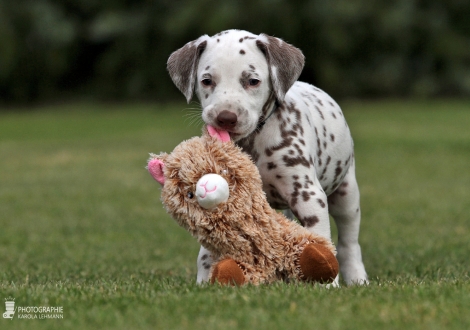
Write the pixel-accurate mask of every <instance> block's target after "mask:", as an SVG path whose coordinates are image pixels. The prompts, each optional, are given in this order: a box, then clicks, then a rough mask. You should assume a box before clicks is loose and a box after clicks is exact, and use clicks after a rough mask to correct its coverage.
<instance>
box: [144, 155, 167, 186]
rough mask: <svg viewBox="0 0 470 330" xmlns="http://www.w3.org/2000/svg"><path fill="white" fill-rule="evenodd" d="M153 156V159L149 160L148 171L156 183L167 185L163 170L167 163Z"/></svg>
mask: <svg viewBox="0 0 470 330" xmlns="http://www.w3.org/2000/svg"><path fill="white" fill-rule="evenodd" d="M151 156H152V158H150V159H149V161H148V164H147V170H148V171H149V173H150V175H151V176H152V177H153V178H154V179H155V181H157V182H158V183H160V184H161V185H162V186H163V185H164V184H165V176H164V175H163V168H164V167H165V163H164V162H163V161H162V160H160V159H159V158H156V156H155V155H151Z"/></svg>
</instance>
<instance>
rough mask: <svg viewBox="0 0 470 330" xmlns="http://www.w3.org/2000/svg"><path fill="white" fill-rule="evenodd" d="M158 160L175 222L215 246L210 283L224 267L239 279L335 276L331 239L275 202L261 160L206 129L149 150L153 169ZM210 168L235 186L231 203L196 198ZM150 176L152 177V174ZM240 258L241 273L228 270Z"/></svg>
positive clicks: (164, 196) (231, 188)
mask: <svg viewBox="0 0 470 330" xmlns="http://www.w3.org/2000/svg"><path fill="white" fill-rule="evenodd" d="M155 160H158V161H159V162H160V163H161V164H164V165H162V166H161V173H160V175H163V177H164V184H163V188H162V193H161V199H162V202H163V204H164V206H165V208H166V210H167V212H168V213H169V214H170V215H171V216H172V217H173V218H174V219H175V220H176V221H177V222H178V224H179V225H180V226H182V227H183V228H185V229H187V230H188V231H189V232H190V233H191V235H193V236H194V237H196V238H197V240H198V241H199V242H200V243H201V244H202V245H203V246H204V247H205V248H207V249H208V250H209V251H211V253H212V257H213V258H214V264H213V266H212V269H211V278H212V281H213V282H214V281H216V280H217V281H219V282H224V280H223V279H222V278H223V276H221V275H220V274H223V273H224V271H227V272H228V273H229V275H228V277H229V280H230V279H231V280H233V281H234V282H236V283H238V284H242V283H252V284H260V283H270V282H273V281H276V280H280V279H284V280H286V279H300V280H314V281H320V282H330V281H332V280H333V279H334V277H335V276H336V275H337V273H338V263H337V261H336V258H335V248H334V246H333V245H332V243H331V242H330V241H329V240H328V239H326V238H323V237H321V236H318V235H315V234H313V233H311V232H309V231H308V230H307V229H305V228H303V227H302V226H300V225H299V224H297V223H295V222H292V221H290V220H288V219H287V218H286V217H284V215H282V214H280V213H277V212H276V211H275V210H274V209H272V208H271V207H270V205H269V204H268V202H267V199H266V196H265V194H264V192H263V190H262V182H261V177H260V174H259V172H258V169H257V167H256V166H255V165H254V163H253V162H252V161H251V159H250V158H249V156H248V155H246V154H245V153H243V152H242V151H241V149H240V148H238V147H237V146H236V145H235V144H234V143H233V142H222V141H219V140H218V139H216V138H213V137H210V136H208V135H207V134H206V135H204V136H203V137H194V138H192V139H190V140H187V141H184V142H182V143H181V144H179V145H178V146H177V147H176V148H175V149H174V150H173V152H172V153H171V154H166V153H161V154H160V155H158V156H157V155H152V157H151V158H150V160H149V166H148V168H149V171H150V172H151V173H152V170H153V169H151V168H150V167H151V163H152V161H155ZM208 173H216V174H219V175H220V176H222V177H223V178H224V179H225V180H226V181H227V183H228V186H229V191H230V195H229V197H228V200H227V201H226V202H223V203H221V204H219V205H217V206H216V207H215V208H213V209H209V210H208V209H205V208H202V207H201V206H200V205H199V204H198V201H197V200H196V198H195V197H194V195H195V191H196V183H197V182H198V180H199V179H200V178H201V177H202V176H203V175H205V174H208ZM152 175H153V176H154V178H155V173H152ZM159 181H160V180H159ZM160 182H161V183H162V181H160ZM312 243H313V244H312ZM307 246H309V248H310V249H312V248H313V249H314V250H315V251H313V252H311V253H313V255H314V257H313V258H309V255H308V253H306V252H305V253H303V252H304V250H305V248H306V247H307ZM302 257H303V258H304V261H302ZM305 258H307V259H305ZM227 260H233V261H235V263H233V262H232V263H230V262H228V263H227ZM235 264H236V265H238V267H239V269H240V270H241V271H242V273H243V276H242V278H241V279H237V278H236V275H233V271H234V270H233V269H232V270H230V267H233V265H235ZM225 266H227V267H228V268H227V267H225ZM236 271H237V270H235V272H236ZM240 276H241V275H240ZM231 277H232V278H231Z"/></svg>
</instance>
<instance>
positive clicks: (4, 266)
mask: <svg viewBox="0 0 470 330" xmlns="http://www.w3.org/2000/svg"><path fill="white" fill-rule="evenodd" d="M342 106H343V110H344V112H345V115H346V117H347V119H348V122H349V125H350V127H351V129H352V131H353V135H354V138H355V144H356V157H357V165H358V168H357V176H358V180H359V183H360V187H361V194H362V195H361V197H362V213H363V221H362V231H361V244H362V249H363V257H364V262H365V265H366V268H367V270H368V273H369V276H370V279H371V284H370V285H369V286H368V287H344V286H343V287H341V288H331V289H326V288H323V287H319V286H311V285H304V284H299V283H296V284H295V283H294V284H282V283H280V284H275V285H271V286H260V287H242V288H221V287H217V286H203V287H198V286H196V285H195V283H194V282H195V275H196V269H195V262H196V256H197V252H198V245H197V244H196V241H195V240H194V239H193V238H191V237H190V236H189V234H187V233H186V232H185V231H184V230H183V229H181V228H179V227H178V226H177V225H176V223H175V222H174V221H173V220H172V219H171V218H170V217H169V216H167V215H166V214H165V212H164V210H163V208H162V206H161V203H160V201H159V187H158V184H156V183H155V182H153V180H152V179H151V177H150V176H149V175H148V174H147V172H146V170H145V169H144V166H145V164H146V160H147V157H148V153H149V152H160V151H171V150H172V149H173V147H174V146H175V145H176V144H178V143H179V142H180V141H181V140H183V139H186V138H189V137H191V136H194V135H199V134H200V127H198V126H197V125H192V126H191V125H190V124H189V121H188V120H185V118H186V117H184V113H185V112H184V111H183V109H184V108H185V107H186V106H184V105H179V104H178V105H173V106H160V105H156V104H155V105H121V106H118V105H106V106H105V105H83V104H78V105H67V106H53V107H43V108H39V109H34V110H25V111H21V112H2V113H0V157H1V160H0V300H1V301H0V314H2V313H3V312H4V311H5V309H4V307H5V306H4V304H3V301H4V298H7V297H13V298H15V302H16V305H17V306H63V310H64V314H63V319H60V320H39V319H33V320H25V319H17V318H16V317H15V319H13V320H12V321H10V320H7V319H3V318H0V328H1V329H140V328H144V329H145V328H148V329H466V328H467V329H468V328H470V315H469V313H468V311H469V310H470V280H469V268H470V262H469V261H468V260H469V259H468V256H469V252H470V251H469V250H470V249H469V237H470V228H469V215H470V202H469V200H470V189H469V187H470V171H469V168H470V167H469V163H470V130H469V127H470V102H465V101H446V102H444V101H435V102H434V101H416V102H411V101H409V102H398V101H383V102H345V103H344V104H343V105H342Z"/></svg>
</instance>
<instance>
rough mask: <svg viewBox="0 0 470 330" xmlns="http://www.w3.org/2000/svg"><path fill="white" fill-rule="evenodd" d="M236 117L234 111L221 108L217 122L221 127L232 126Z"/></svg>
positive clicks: (228, 127)
mask: <svg viewBox="0 0 470 330" xmlns="http://www.w3.org/2000/svg"><path fill="white" fill-rule="evenodd" d="M237 121H238V117H237V115H236V114H235V113H233V112H230V111H228V110H223V111H222V112H221V113H219V115H218V116H217V124H219V126H220V127H221V128H223V129H230V128H234V127H235V125H236V124H237Z"/></svg>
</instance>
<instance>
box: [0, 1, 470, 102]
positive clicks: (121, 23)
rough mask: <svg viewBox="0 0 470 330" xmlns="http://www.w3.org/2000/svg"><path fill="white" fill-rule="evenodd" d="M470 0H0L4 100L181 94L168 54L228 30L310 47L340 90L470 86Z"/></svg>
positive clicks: (313, 78)
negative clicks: (172, 78)
mask: <svg viewBox="0 0 470 330" xmlns="http://www.w3.org/2000/svg"><path fill="white" fill-rule="evenodd" d="M469 17H470V2H469V1H468V0H434V1H433V0H395V1H390V0H375V1H370V0H336V1H327V0H318V1H312V0H308V1H307V0H227V1H211V0H191V1H183V0H132V1H131V0H15V1H12V0H0V102H1V103H3V104H18V103H22V104H25V103H31V102H45V101H46V102H48V101H51V100H53V101H56V100H61V101H63V100H71V99H72V100H77V99H80V100H81V99H86V100H128V101H129V100H130V101H132V100H150V101H158V102H160V101H168V100H172V99H179V100H182V97H181V96H180V95H179V93H178V91H177V89H176V88H175V87H174V86H173V84H172V83H171V81H170V78H169V77H168V75H167V73H166V61H167V58H168V56H169V55H170V53H171V52H172V51H174V50H176V49H177V48H179V47H181V46H183V45H184V44H185V43H186V42H188V41H191V40H194V39H196V38H197V37H199V36H200V35H202V34H209V35H213V34H215V33H217V32H220V31H222V30H225V29H231V28H237V29H245V30H248V31H251V32H253V33H261V32H264V33H267V34H269V35H274V36H277V37H280V38H282V39H284V40H285V41H287V42H289V43H292V44H294V45H295V46H297V47H299V48H300V49H302V51H303V52H304V54H305V55H306V58H307V62H306V66H305V69H304V71H303V73H302V76H301V80H305V81H308V82H310V83H313V84H316V85H317V86H319V87H320V88H322V89H324V90H326V91H327V92H328V93H330V94H331V95H332V96H333V97H335V98H365V97H366V98H376V97H393V98H398V97H468V96H470V19H469Z"/></svg>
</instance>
